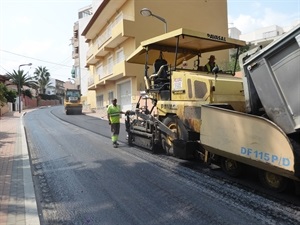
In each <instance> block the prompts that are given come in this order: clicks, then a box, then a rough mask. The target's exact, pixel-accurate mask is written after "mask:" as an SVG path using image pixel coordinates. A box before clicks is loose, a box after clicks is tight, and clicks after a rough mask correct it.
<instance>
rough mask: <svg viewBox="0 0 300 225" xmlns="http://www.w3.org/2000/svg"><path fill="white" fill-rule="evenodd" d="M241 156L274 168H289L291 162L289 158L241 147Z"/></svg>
mask: <svg viewBox="0 0 300 225" xmlns="http://www.w3.org/2000/svg"><path fill="white" fill-rule="evenodd" d="M240 153H241V155H243V156H247V157H248V158H252V159H257V160H259V161H263V162H267V163H271V164H273V165H276V166H285V167H288V166H290V164H291V162H290V159H289V158H285V157H281V156H278V155H275V154H271V153H268V152H263V151H259V150H256V149H251V148H246V147H241V152H240Z"/></svg>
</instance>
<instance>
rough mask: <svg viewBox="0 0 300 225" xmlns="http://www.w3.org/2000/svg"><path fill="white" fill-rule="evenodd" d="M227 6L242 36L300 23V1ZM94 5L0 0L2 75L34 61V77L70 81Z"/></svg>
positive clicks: (77, 0)
mask: <svg viewBox="0 0 300 225" xmlns="http://www.w3.org/2000/svg"><path fill="white" fill-rule="evenodd" d="M113 1H117V0H113ZM173 1H183V2H184V1H186V0H173ZM199 1H200V0H199ZM207 1H213V0H207ZM214 1H223V0H214ZM227 2H228V20H229V21H228V22H229V27H232V26H235V27H237V28H238V29H239V30H241V31H242V33H243V34H245V33H248V32H251V31H254V30H255V29H258V28H262V27H265V26H270V25H274V24H276V25H279V26H289V25H290V24H291V23H293V22H295V21H296V20H298V21H299V20H300V19H299V18H300V0H228V1H227ZM91 3H92V0H0V74H1V75H4V74H6V73H7V72H12V70H13V69H15V70H18V66H19V65H20V64H25V63H32V64H33V65H32V66H31V67H22V69H24V71H28V72H29V73H31V74H32V73H33V72H34V69H35V68H36V67H38V66H45V67H46V68H47V69H48V70H49V72H50V74H51V77H53V78H56V79H60V80H63V81H66V80H68V78H69V77H71V68H72V65H73V59H72V46H71V45H70V43H71V42H70V38H71V37H72V35H73V24H74V22H75V21H77V13H78V10H79V9H80V8H82V7H85V6H87V5H89V4H91Z"/></svg>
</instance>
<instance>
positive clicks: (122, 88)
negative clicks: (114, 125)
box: [118, 81, 132, 111]
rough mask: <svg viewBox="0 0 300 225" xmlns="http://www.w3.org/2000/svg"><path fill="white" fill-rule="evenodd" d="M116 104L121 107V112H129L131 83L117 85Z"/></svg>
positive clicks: (130, 106)
mask: <svg viewBox="0 0 300 225" xmlns="http://www.w3.org/2000/svg"><path fill="white" fill-rule="evenodd" d="M118 104H119V105H121V107H122V110H123V111H126V110H131V109H132V104H131V81H126V82H124V83H122V84H119V85H118Z"/></svg>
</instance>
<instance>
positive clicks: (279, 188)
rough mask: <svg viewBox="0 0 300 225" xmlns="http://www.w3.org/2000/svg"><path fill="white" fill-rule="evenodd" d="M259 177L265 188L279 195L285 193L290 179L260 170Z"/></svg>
mask: <svg viewBox="0 0 300 225" xmlns="http://www.w3.org/2000/svg"><path fill="white" fill-rule="evenodd" d="M258 177H259V180H260V182H261V183H262V185H263V186H264V187H265V188H267V189H269V190H272V191H275V192H278V193H279V192H283V191H284V190H285V189H286V188H287V186H288V179H287V178H285V177H283V176H280V175H278V174H275V173H271V172H268V171H265V170H260V171H259V172H258Z"/></svg>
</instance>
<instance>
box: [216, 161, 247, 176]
mask: <svg viewBox="0 0 300 225" xmlns="http://www.w3.org/2000/svg"><path fill="white" fill-rule="evenodd" d="M221 168H222V170H223V171H224V172H225V173H226V174H227V175H229V176H231V177H238V176H240V175H242V173H243V171H244V168H243V164H242V163H239V162H237V161H235V160H232V159H228V158H223V157H222V158H221Z"/></svg>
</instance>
